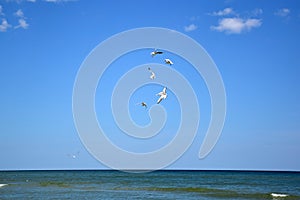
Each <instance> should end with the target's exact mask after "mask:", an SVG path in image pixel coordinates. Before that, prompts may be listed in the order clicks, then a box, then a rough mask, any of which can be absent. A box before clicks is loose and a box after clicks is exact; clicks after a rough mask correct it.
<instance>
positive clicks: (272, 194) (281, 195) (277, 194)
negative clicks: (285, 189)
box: [271, 193, 289, 198]
mask: <svg viewBox="0 0 300 200" xmlns="http://www.w3.org/2000/svg"><path fill="white" fill-rule="evenodd" d="M271 196H272V197H281V198H282V197H287V196H289V195H287V194H279V193H271Z"/></svg>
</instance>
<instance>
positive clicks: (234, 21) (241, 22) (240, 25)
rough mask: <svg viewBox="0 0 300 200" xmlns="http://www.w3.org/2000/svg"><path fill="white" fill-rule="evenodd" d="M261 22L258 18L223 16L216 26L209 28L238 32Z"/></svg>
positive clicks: (232, 32)
mask: <svg viewBox="0 0 300 200" xmlns="http://www.w3.org/2000/svg"><path fill="white" fill-rule="evenodd" d="M261 24H262V22H261V20H260V19H246V20H245V19H241V18H237V17H234V18H223V19H221V20H220V21H219V24H218V26H211V29H212V30H216V31H219V32H225V33H228V34H240V33H242V32H244V31H250V30H251V29H252V28H256V27H259V26H260V25H261Z"/></svg>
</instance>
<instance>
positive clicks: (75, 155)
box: [68, 151, 79, 159]
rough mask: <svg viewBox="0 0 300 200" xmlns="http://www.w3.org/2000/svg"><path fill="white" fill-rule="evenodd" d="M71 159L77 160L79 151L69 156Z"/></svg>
mask: <svg viewBox="0 0 300 200" xmlns="http://www.w3.org/2000/svg"><path fill="white" fill-rule="evenodd" d="M68 156H69V157H71V158H73V159H76V158H77V157H78V156H79V151H78V152H77V153H76V154H68Z"/></svg>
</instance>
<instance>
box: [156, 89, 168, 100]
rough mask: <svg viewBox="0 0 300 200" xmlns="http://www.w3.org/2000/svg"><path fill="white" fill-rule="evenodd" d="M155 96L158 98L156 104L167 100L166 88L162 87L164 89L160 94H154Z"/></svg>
mask: <svg viewBox="0 0 300 200" xmlns="http://www.w3.org/2000/svg"><path fill="white" fill-rule="evenodd" d="M156 96H159V99H158V100H157V102H156V103H157V104H159V103H160V102H161V101H162V100H163V99H165V98H167V88H166V87H164V89H163V90H162V91H161V92H160V93H158V94H156Z"/></svg>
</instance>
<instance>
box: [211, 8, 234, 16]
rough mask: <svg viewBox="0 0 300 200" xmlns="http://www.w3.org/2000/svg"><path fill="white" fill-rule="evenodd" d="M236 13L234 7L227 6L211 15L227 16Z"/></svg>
mask: <svg viewBox="0 0 300 200" xmlns="http://www.w3.org/2000/svg"><path fill="white" fill-rule="evenodd" d="M232 14H235V12H234V11H233V9H232V8H225V9H224V10H219V11H217V12H213V13H211V14H210V15H212V16H226V15H232Z"/></svg>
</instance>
